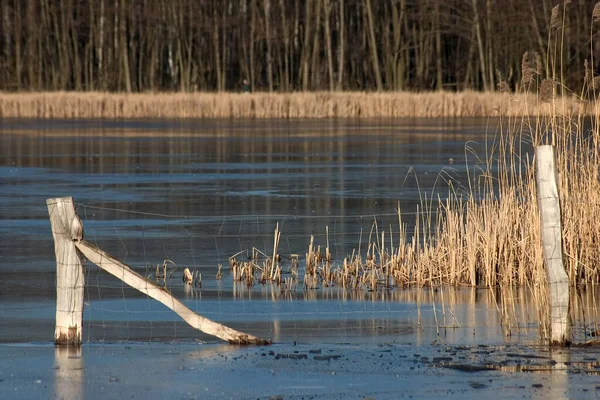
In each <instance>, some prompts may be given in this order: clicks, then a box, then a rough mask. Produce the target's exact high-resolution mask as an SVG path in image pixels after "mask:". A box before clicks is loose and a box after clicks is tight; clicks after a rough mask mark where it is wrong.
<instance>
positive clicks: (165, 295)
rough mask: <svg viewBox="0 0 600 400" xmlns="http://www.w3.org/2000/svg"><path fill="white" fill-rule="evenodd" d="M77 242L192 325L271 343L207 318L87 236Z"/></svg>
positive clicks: (238, 339) (235, 340)
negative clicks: (89, 241) (94, 244)
mask: <svg viewBox="0 0 600 400" xmlns="http://www.w3.org/2000/svg"><path fill="white" fill-rule="evenodd" d="M75 246H77V248H78V249H79V251H81V253H83V255H84V256H85V257H86V258H87V259H88V260H89V261H91V262H93V263H94V264H96V265H98V266H99V267H100V268H102V269H103V270H105V271H106V272H108V273H109V274H111V275H114V276H115V277H117V278H119V279H121V280H122V281H123V282H125V283H126V284H128V285H129V286H131V287H132V288H134V289H137V290H139V291H140V292H142V293H145V294H147V295H148V296H150V297H152V298H153V299H155V300H158V301H160V302H161V303H163V304H164V305H165V306H167V307H169V308H170V309H171V310H173V311H175V312H176V313H177V314H179V316H180V317H181V318H183V319H184V320H185V322H187V323H188V324H190V325H191V326H192V327H194V328H196V329H198V330H200V331H202V332H204V333H207V334H209V335H213V336H216V337H218V338H219V339H222V340H226V341H228V342H229V343H231V344H241V345H247V344H258V345H264V344H270V343H271V342H270V340H266V339H260V338H257V337H254V336H252V335H248V334H246V333H242V332H239V331H236V330H235V329H231V328H228V327H226V326H225V325H222V324H219V323H217V322H214V321H211V320H209V319H208V318H204V317H202V316H200V315H198V314H196V313H195V312H193V311H192V310H190V309H189V308H187V307H186V306H185V304H183V303H182V302H181V301H179V300H177V299H176V298H175V297H173V295H171V294H170V293H169V292H167V291H166V290H164V289H163V288H161V287H160V286H158V285H156V284H155V283H153V282H151V281H149V280H147V279H145V278H144V277H142V276H141V275H140V274H138V273H137V272H135V271H133V270H132V269H131V268H129V267H128V266H127V265H125V264H123V263H122V262H120V261H119V260H117V259H115V258H113V257H112V256H111V255H110V254H108V253H106V252H104V251H102V250H100V249H99V248H97V247H95V246H93V245H92V244H90V243H88V242H86V241H85V240H82V241H79V242H75Z"/></svg>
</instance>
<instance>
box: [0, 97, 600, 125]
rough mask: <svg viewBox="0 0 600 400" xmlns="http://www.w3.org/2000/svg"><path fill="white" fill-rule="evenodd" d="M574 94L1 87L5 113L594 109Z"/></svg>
mask: <svg viewBox="0 0 600 400" xmlns="http://www.w3.org/2000/svg"><path fill="white" fill-rule="evenodd" d="M592 104H593V103H588V102H582V101H579V100H578V98H577V97H576V96H569V97H565V98H564V99H561V101H557V102H556V105H555V107H554V108H553V107H550V106H548V104H545V103H540V102H539V101H538V98H537V96H536V95H533V94H531V93H518V94H514V93H513V94H509V93H506V92H504V93H503V92H492V93H489V92H488V93H484V92H476V91H464V92H429V93H411V92H386V93H373V92H304V93H252V94H248V93H244V94H241V93H199V92H198V93H138V94H125V93H99V92H42V93H0V118H41V119H43V118H59V119H89V118H106V119H142V118H401V117H413V118H417V117H427V118H439V117H499V116H505V117H520V116H522V115H523V110H527V113H528V115H531V116H548V115H552V114H553V113H556V112H558V113H560V114H563V115H578V114H590V113H594V110H595V106H594V105H592Z"/></svg>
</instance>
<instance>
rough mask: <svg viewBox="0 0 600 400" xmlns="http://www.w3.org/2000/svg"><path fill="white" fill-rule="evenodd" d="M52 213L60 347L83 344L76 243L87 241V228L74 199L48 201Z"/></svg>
mask: <svg viewBox="0 0 600 400" xmlns="http://www.w3.org/2000/svg"><path fill="white" fill-rule="evenodd" d="M46 204H47V205H48V213H49V214H50V225H51V227H52V235H53V236H54V252H55V254H56V329H55V333H54V340H55V342H56V344H72V345H77V346H79V345H80V344H81V323H82V320H83V291H84V285H85V282H84V279H83V267H82V266H81V261H80V260H79V256H78V255H77V250H76V249H75V244H74V241H78V240H81V239H82V238H83V225H82V224H81V220H80V219H79V217H78V216H77V214H76V213H75V207H74V206H73V198H72V197H61V198H56V199H48V200H47V201H46Z"/></svg>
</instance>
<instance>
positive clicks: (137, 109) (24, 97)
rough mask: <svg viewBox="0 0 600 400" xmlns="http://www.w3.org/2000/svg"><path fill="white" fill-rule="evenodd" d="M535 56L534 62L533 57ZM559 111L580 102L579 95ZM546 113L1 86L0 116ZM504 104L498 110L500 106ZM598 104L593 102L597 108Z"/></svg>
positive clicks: (478, 100)
mask: <svg viewBox="0 0 600 400" xmlns="http://www.w3.org/2000/svg"><path fill="white" fill-rule="evenodd" d="M538 58H539V56H537V58H535V57H534V60H527V64H526V65H527V69H526V71H525V72H527V74H524V75H523V84H526V83H527V85H529V84H530V83H531V82H532V81H533V80H534V77H535V76H536V75H537V71H538V66H537V64H539V60H538ZM530 61H531V65H530V64H529V63H530ZM561 107H563V109H561V110H559V111H560V112H561V113H567V114H570V113H572V112H574V110H577V109H578V108H579V104H578V103H577V101H576V99H575V98H569V99H567V101H565V102H564V105H563V104H562V103H561ZM524 109H527V110H528V112H529V113H530V115H549V114H550V113H551V112H552V111H550V110H548V109H547V108H546V107H543V106H541V105H540V104H539V103H538V101H537V98H536V96H534V95H532V94H528V93H520V94H514V95H513V96H511V97H510V98H507V97H506V96H503V95H502V93H481V92H474V91H465V92H460V93H453V92H435V93H408V92H401V93H394V92H389V93H365V92H340V93H329V92H327V93H325V92H316V93H315V92H311V93H279V94H273V93H252V94H239V93H139V94H124V93H94V92H92V93H90V92H88V93H81V92H80V93H77V92H45V93H1V94H0V117H2V118H111V119H113V118H135V119H139V118H332V117H340V118H358V117H361V118H362V117H364V118H375V117H492V116H498V115H500V114H501V115H506V116H520V115H522V113H523V110H524ZM500 111H501V112H500ZM593 111H594V110H590V112H593Z"/></svg>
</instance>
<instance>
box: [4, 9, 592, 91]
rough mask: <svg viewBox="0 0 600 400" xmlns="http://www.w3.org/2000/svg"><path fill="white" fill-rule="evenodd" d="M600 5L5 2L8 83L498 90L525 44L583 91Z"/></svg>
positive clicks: (515, 68)
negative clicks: (594, 14) (596, 9)
mask: <svg viewBox="0 0 600 400" xmlns="http://www.w3.org/2000/svg"><path fill="white" fill-rule="evenodd" d="M594 3H595V1H591V0H580V1H577V0H573V1H572V2H571V1H570V0H558V1H557V0H0V7H1V9H0V14H1V21H0V23H1V28H0V32H1V38H0V54H1V55H0V90H5V91H15V90H31V91H38V90H81V91H88V90H94V91H127V92H130V91H132V92H133V91H193V90H201V91H219V90H239V88H240V87H241V82H242V80H243V79H247V80H248V81H249V84H250V86H251V87H252V89H253V90H260V91H270V90H273V91H306V90H435V89H446V90H462V89H477V90H495V88H496V87H497V84H498V81H499V77H501V78H502V79H503V80H506V81H507V82H508V83H509V86H510V87H512V88H514V87H515V86H516V83H517V82H518V81H519V80H520V78H521V72H520V71H521V62H522V57H523V53H524V52H525V51H529V52H530V54H532V52H537V53H538V54H539V56H540V57H539V59H540V60H541V61H542V70H543V71H542V74H541V75H542V77H553V78H554V79H555V80H557V81H558V80H559V77H560V74H561V71H562V77H563V80H564V82H565V83H566V85H567V86H568V87H571V88H574V89H577V88H578V87H581V84H582V82H583V79H584V75H585V74H584V60H585V59H589V58H590V52H591V51H592V50H591V47H593V46H590V40H591V38H592V36H591V34H592V28H594V30H600V23H597V24H596V25H598V26H597V27H596V26H595V25H594V24H593V20H592V10H593V9H594ZM553 9H554V12H553ZM563 11H564V12H563ZM563 27H564V29H563ZM561 48H562V49H563V50H562V51H561ZM596 50H597V51H600V49H594V52H596ZM559 54H562V63H561V60H560V59H559V56H557V55H559ZM561 64H562V68H561ZM595 64H599V63H595ZM590 65H594V64H590ZM553 66H554V67H555V68H553Z"/></svg>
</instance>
